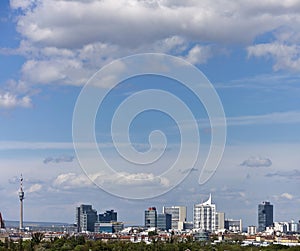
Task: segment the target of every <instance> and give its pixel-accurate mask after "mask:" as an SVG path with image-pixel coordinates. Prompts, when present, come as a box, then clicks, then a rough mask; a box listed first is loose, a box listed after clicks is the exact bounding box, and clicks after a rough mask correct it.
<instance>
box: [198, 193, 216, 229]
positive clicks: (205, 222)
mask: <svg viewBox="0 0 300 251" xmlns="http://www.w3.org/2000/svg"><path fill="white" fill-rule="evenodd" d="M194 228H197V229H202V230H205V231H215V230H216V205H215V204H212V203H211V194H210V195H209V199H208V200H207V201H205V202H203V203H201V204H195V205H194Z"/></svg>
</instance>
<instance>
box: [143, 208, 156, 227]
mask: <svg viewBox="0 0 300 251" xmlns="http://www.w3.org/2000/svg"><path fill="white" fill-rule="evenodd" d="M145 227H147V228H150V227H157V211H156V208H155V207H149V208H148V210H145Z"/></svg>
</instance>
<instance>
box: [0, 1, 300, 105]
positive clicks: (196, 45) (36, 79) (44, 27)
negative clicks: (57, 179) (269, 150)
mask: <svg viewBox="0 0 300 251" xmlns="http://www.w3.org/2000/svg"><path fill="white" fill-rule="evenodd" d="M10 6H11V8H12V9H14V10H18V11H17V12H15V13H16V15H17V18H16V24H17V31H18V32H19V34H20V36H21V38H22V40H21V41H20V47H19V48H17V49H14V50H11V48H3V49H2V50H1V51H0V53H6V54H7V53H15V54H21V55H24V56H25V57H26V59H27V60H26V61H25V63H24V65H23V67H22V69H21V80H22V81H24V82H25V83H27V84H28V85H33V84H48V83H56V84H66V85H83V84H84V83H85V82H86V81H87V79H89V77H90V76H91V75H92V74H93V73H94V72H95V71H96V70H98V69H99V68H100V67H101V66H103V65H105V64H107V63H109V62H111V61H112V60H113V59H116V58H119V57H123V56H127V55H131V54H134V53H141V52H162V53H170V54H172V55H175V56H180V57H183V58H185V59H186V60H188V61H190V62H191V63H193V64H203V63H205V62H207V60H208V59H209V58H211V57H213V56H214V55H215V54H219V53H220V48H222V47H223V48H226V47H227V45H231V44H245V46H246V47H248V55H249V56H255V57H261V56H266V55H268V56H270V57H272V58H274V59H275V65H274V69H276V70H277V69H286V68H292V69H295V70H297V69H299V68H298V67H299V46H297V44H299V41H300V37H297V36H294V35H291V34H294V33H297V28H295V27H300V24H299V23H300V20H299V18H298V17H299V12H300V10H299V4H298V2H297V1H288V2H282V1H279V0H275V1H271V2H268V4H266V3H257V2H253V1H243V3H239V2H231V3H228V1H225V0H224V1H223V0H221V1H217V2H213V1H209V0H204V1H193V0H189V1H169V0H157V1H140V0H130V1H127V0H120V1H109V0H103V1H98V0H89V1H79V0H74V1H68V0H59V1H56V0H45V1H38V0H24V1H20V0H11V1H10ZM149 20H151V21H150V22H149ZM283 24H284V26H285V27H286V29H285V30H282V29H280V27H282V26H283ZM297 24H299V25H297ZM270 31H272V32H273V33H274V36H275V38H274V40H276V41H275V42H272V43H266V44H256V45H252V43H253V41H254V40H255V38H256V37H257V36H258V35H261V34H264V33H266V32H270ZM279 59H280V60H279ZM21 103H22V102H21ZM21 103H20V104H21ZM25 103H26V102H25ZM25 103H24V101H23V103H22V104H25ZM26 104H27V103H26Z"/></svg>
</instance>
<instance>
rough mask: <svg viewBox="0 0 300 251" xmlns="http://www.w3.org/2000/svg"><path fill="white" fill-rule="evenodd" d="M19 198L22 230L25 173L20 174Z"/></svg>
mask: <svg viewBox="0 0 300 251" xmlns="http://www.w3.org/2000/svg"><path fill="white" fill-rule="evenodd" d="M19 199H20V226H19V228H20V230H22V229H23V200H24V191H23V175H22V174H21V176H20V190H19Z"/></svg>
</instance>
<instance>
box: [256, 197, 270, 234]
mask: <svg viewBox="0 0 300 251" xmlns="http://www.w3.org/2000/svg"><path fill="white" fill-rule="evenodd" d="M271 226H273V205H271V204H270V202H268V201H264V202H263V203H262V204H259V205H258V231H259V232H262V231H264V230H266V228H267V227H271Z"/></svg>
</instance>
